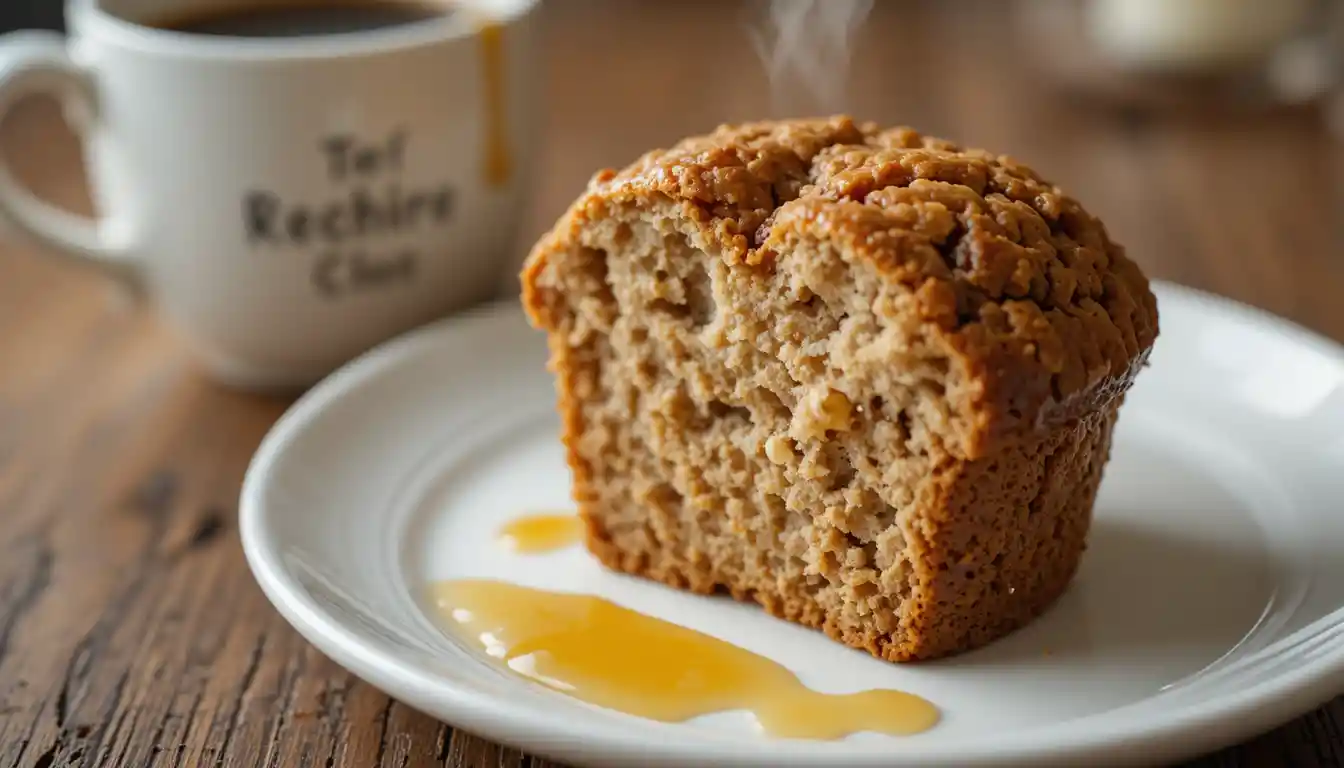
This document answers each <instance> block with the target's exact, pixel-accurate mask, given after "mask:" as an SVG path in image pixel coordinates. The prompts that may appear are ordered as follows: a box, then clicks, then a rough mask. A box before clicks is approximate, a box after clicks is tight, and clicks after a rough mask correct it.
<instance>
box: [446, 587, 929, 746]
mask: <svg viewBox="0 0 1344 768" xmlns="http://www.w3.org/2000/svg"><path fill="white" fill-rule="evenodd" d="M432 590H433V592H432V594H433V599H434V601H435V604H436V605H437V607H438V609H439V612H440V615H441V617H442V620H443V622H444V624H445V625H446V626H447V628H448V630H449V631H450V632H451V633H452V634H454V635H455V636H457V637H460V638H462V639H463V640H464V641H466V642H467V643H468V644H470V645H472V646H474V647H478V648H480V649H482V650H483V651H484V652H485V654H486V655H487V656H488V657H489V658H490V659H491V660H493V661H494V662H495V663H497V664H500V665H501V666H504V667H507V668H508V669H510V670H513V671H514V672H515V673H517V674H519V675H521V676H523V677H525V678H527V679H529V680H531V681H533V682H536V683H539V684H541V685H544V686H546V687H548V688H551V689H553V690H556V691H559V692H561V693H564V694H566V695H568V696H572V697H574V698H576V699H580V700H582V701H586V702H588V703H591V704H596V705H598V706H602V707H607V708H609V709H614V710H617V711H620V712H625V713H627V714H632V715H638V716H641V717H647V718H650V719H653V720H660V721H664V722H682V721H685V720H689V719H691V718H693V717H698V716H700V715H707V714H711V713H715V712H727V711H731V710H742V709H745V710H750V711H751V712H753V713H754V714H755V715H756V719H757V721H758V722H759V723H760V724H761V727H762V729H763V730H764V731H765V732H766V733H768V734H771V735H773V736H779V737H786V738H800V739H835V738H840V737H842V736H846V735H848V734H851V733H857V732H860V731H876V732H880V733H887V734H892V735H906V734H912V733H918V732H920V731H923V730H926V729H928V728H931V727H933V725H935V724H936V723H937V722H938V718H939V713H938V710H937V708H936V707H934V706H933V705H932V704H930V703H929V702H927V701H925V700H924V699H922V698H920V697H918V696H915V695H913V694H909V693H903V692H901V691H893V690H869V691H863V692H860V693H852V694H827V693H820V692H817V691H813V690H811V689H809V688H807V687H805V686H804V685H803V684H802V682H801V681H799V680H798V678H797V677H796V676H795V675H794V674H793V673H792V672H790V671H789V670H788V669H786V668H785V667H783V666H782V665H780V664H778V663H776V662H774V661H771V660H770V659H767V658H765V657H764V656H759V655H757V654H755V653H752V652H750V651H747V650H745V649H743V648H739V647H737V646H735V645H732V644H730V643H727V642H725V641H723V640H719V639H718V638H715V637H711V636H709V635H706V634H703V633H701V632H697V631H695V630H693V629H688V628H686V627H682V626H678V625H676V624H672V623H670V622H666V621H663V620H661V619H657V618H654V617H652V616H647V615H644V614H642V613H638V612H636V611H632V610H630V609H628V608H623V607H621V606H619V605H616V604H615V603H612V602H610V601H608V600H605V599H603V598H600V597H594V596H590V595H576V594H567V593H559V592H548V591H545V590H539V589H533V588H530V587H523V586H518V585H515V584H508V583H505V582H500V581H491V580H477V579H464V580H456V581H447V582H441V583H439V584H436V585H434V586H433V587H432Z"/></svg>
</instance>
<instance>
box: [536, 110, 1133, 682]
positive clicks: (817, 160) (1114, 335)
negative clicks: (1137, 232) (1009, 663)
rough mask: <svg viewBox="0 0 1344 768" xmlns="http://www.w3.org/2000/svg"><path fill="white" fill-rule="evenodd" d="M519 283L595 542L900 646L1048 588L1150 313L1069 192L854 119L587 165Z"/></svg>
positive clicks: (890, 653)
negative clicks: (594, 170) (552, 378)
mask: <svg viewBox="0 0 1344 768" xmlns="http://www.w3.org/2000/svg"><path fill="white" fill-rule="evenodd" d="M523 286H524V301H525V304H526V306H527V309H528V311H529V313H530V315H531V317H532V318H533V321H534V322H535V324H536V325H538V326H539V327H540V328H543V329H544V330H546V331H547V333H548V337H549V339H550V348H551V367H552V369H553V370H554V372H555V374H556V377H557V387H558V392H559V400H560V411H561V415H562V418H563V424H564V440H565V443H566V445H567V447H568V450H569V461H570V464H571V467H572V469H573V472H574V496H575V498H576V500H577V501H578V503H579V507H580V511H581V514H582V515H583V517H584V519H585V521H586V523H587V526H588V537H587V541H588V546H589V548H590V549H591V550H592V551H593V552H594V553H595V554H596V555H597V557H598V558H599V559H601V560H602V561H603V562H604V563H606V564H608V565H609V566H611V567H614V568H617V569H620V570H624V571H628V572H632V573H638V574H643V575H646V576H648V577H650V578H654V579H658V580H660V581H663V582H666V583H669V584H673V585H675V586H679V587H683V588H688V589H692V590H695V591H698V592H711V591H715V590H720V589H722V590H726V591H728V592H731V593H732V594H733V595H734V596H736V597H738V598H739V599H744V600H755V601H757V602H759V603H761V604H762V605H764V606H765V607H766V608H767V609H768V610H769V611H770V612H772V613H774V614H776V615H779V616H783V617H786V618H788V619H790V620H793V621H797V622H800V623H803V624H807V625H810V626H815V627H820V628H822V629H824V630H825V631H826V632H827V633H828V634H829V635H831V636H832V637H835V638H837V639H839V640H841V641H843V642H845V643H848V644H850V645H854V646H857V647H861V648H866V649H868V650H869V651H871V652H872V653H873V654H875V655H877V656H880V657H883V658H887V659H891V660H894V661H903V660H909V659H919V658H933V657H937V656H942V655H946V654H948V653H953V652H957V651H961V650H966V649H969V648H973V647H976V646H979V645H982V644H984V643H986V642H989V641H990V640H993V639H994V638H996V637H999V636H1001V635H1003V634H1005V633H1006V632H1009V631H1011V630H1012V629H1014V628H1016V627H1018V626H1021V625H1022V624H1024V623H1026V622H1027V621H1029V620H1031V618H1032V617H1034V616H1036V615H1038V614H1039V613H1040V612H1041V611H1042V610H1044V609H1045V608H1046V607H1047V606H1048V605H1049V604H1050V603H1051V602H1053V601H1054V599H1055V598H1056V597H1058V595H1059V594H1060V593H1061V592H1062V591H1063V590H1064V588H1065V587H1066V586H1067V584H1068V583H1069V581H1070V579H1071V578H1072V575H1073V573H1074V571H1075V569H1076V567H1077V565H1078V560H1079V557H1080V555H1081V553H1082V550H1083V548H1084V543H1085V539H1086V534H1087V529H1088V524H1089V520H1090V517H1091V510H1092V502H1093V499H1094V497H1095V494H1096V490H1097V486H1098V484H1099V483H1100V480H1101V474H1102V468H1103V466H1104V464H1105V462H1106V458H1107V454H1108V451H1109V449H1110V437H1111V431H1112V427H1113V425H1114V423H1115V419H1116V414H1117V411H1118V408H1119V407H1120V403H1121V401H1122V398H1123V394H1124V392H1125V391H1126V390H1127V389H1128V387H1129V385H1130V383H1131V382H1132V379H1133V377H1134V376H1135V374H1136V373H1137V372H1138V370H1139V369H1140V368H1141V367H1142V365H1143V363H1144V362H1145V360H1146V358H1147V355H1148V351H1149V349H1150V348H1151V347H1152V344H1153V341H1154V339H1155V337H1156V335H1157V307H1156V300H1155V299H1154V297H1153V295H1152V293H1151V291H1150V290H1149V287H1148V282H1147V280H1146V278H1145V277H1144V276H1143V274H1142V273H1141V272H1140V271H1139V269H1138V268H1137V267H1136V266H1135V265H1134V264H1133V262H1131V261H1130V260H1129V259H1128V258H1126V256H1125V254H1124V250H1123V249H1122V248H1121V247H1120V246H1119V245H1117V244H1115V243H1113V242H1112V241H1111V240H1110V238H1109V237H1108V236H1107V233H1106V231H1105V229H1104V227H1103V226H1102V225H1101V223H1100V222H1099V221H1097V220H1096V219H1095V218H1094V217H1092V216H1091V215H1090V214H1088V213H1087V212H1086V211H1085V210H1084V209H1083V208H1082V207H1081V206H1080V205H1079V204H1078V203H1077V202H1076V201H1074V200H1073V199H1072V198H1070V197H1068V196H1067V195H1066V194H1064V193H1063V192H1062V191H1060V190H1059V189H1058V188H1056V187H1054V186H1052V185H1051V184H1049V183H1048V182H1046V181H1044V180H1042V179H1041V178H1040V177H1039V176H1037V175H1036V174H1035V173H1034V172H1032V171H1031V170H1030V169H1028V168H1026V167H1024V166H1021V165H1018V164H1016V163H1014V162H1012V161H1010V160H1008V159H1006V158H1002V157H996V156H993V155H990V154H988V153H985V152H982V151H979V150H968V149H962V148H960V147H958V146H956V145H954V144H952V143H950V142H946V141H942V140H938V139H932V138H928V137H925V136H921V135H920V134H918V133H915V132H914V131H911V130H909V129H903V128H902V129H892V130H880V129H878V128H877V127H875V126H872V125H861V124H857V123H855V122H853V121H852V120H850V119H848V118H833V119H829V120H810V121H789V122H777V123H757V124H749V125H742V126H728V127H723V128H720V129H719V130H717V131H715V132H714V133H712V134H710V135H708V136H705V137H699V138H693V139H688V140H686V141H684V142H682V143H680V144H678V145H677V146H675V147H673V148H672V149H669V150H664V151H657V152H652V153H650V154H648V155H646V156H645V157H643V158H641V159H640V160H639V161H637V162H636V163H634V164H633V165H631V166H630V167H628V168H626V169H625V170H624V171H621V172H614V171H604V172H602V173H599V174H597V175H596V176H595V177H594V178H593V181H592V182H591V184H590V185H589V188H588V190H587V191H586V192H585V193H584V194H583V195H582V196H581V197H580V198H579V199H578V200H577V201H576V202H575V203H574V205H573V206H572V207H571V208H570V210H569V212H568V213H567V214H566V215H565V216H564V217H563V218H561V220H560V221H559V222H558V223H557V224H556V226H555V228H554V229H553V230H552V231H551V232H550V233H549V234H548V235H547V236H546V237H545V238H543V239H542V241H541V242H540V243H538V245H537V247H536V248H535V249H534V251H533V253H532V255H531V257H530V259H529V261H528V264H527V267H526V268H525V271H524V274H523Z"/></svg>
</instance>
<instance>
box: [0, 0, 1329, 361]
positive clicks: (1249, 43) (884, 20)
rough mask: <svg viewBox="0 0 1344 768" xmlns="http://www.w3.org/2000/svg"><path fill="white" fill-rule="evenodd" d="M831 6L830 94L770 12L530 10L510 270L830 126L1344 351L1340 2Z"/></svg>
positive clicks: (33, 175) (32, 111) (620, 3)
mask: <svg viewBox="0 0 1344 768" xmlns="http://www.w3.org/2000/svg"><path fill="white" fill-rule="evenodd" d="M834 4H835V5H836V6H845V5H848V6H850V7H852V8H856V9H857V12H866V19H864V20H863V21H862V23H861V24H857V25H856V28H855V30H854V33H853V46H852V51H851V52H850V53H851V55H850V56H849V58H850V59H851V60H850V61H849V62H848V68H847V70H844V71H847V72H848V76H847V77H839V78H833V80H834V82H828V81H822V82H811V81H809V80H808V77H809V76H810V75H815V74H816V72H815V71H813V72H811V73H809V72H808V71H807V70H808V64H807V60H806V58H803V59H798V60H796V61H795V65H796V66H793V67H792V69H790V67H789V66H788V65H787V62H786V63H784V64H781V65H780V66H775V65H773V64H771V63H770V58H769V57H770V53H769V51H764V52H763V51H762V48H763V47H767V48H768V47H769V45H770V44H771V43H772V42H773V43H780V42H781V41H782V40H783V39H784V38H785V37H786V36H787V35H788V34H789V33H788V30H786V29H781V28H780V26H779V22H780V21H781V20H780V19H775V21H774V22H772V21H771V20H770V18H769V13H768V5H769V4H768V3H767V2H765V0H676V1H675V2H672V1H667V0H552V2H550V3H548V5H547V7H546V8H545V15H546V17H547V18H546V21H547V24H546V29H547V33H546V36H545V40H544V48H545V50H544V56H543V61H544V62H545V68H544V71H545V76H544V77H545V81H546V85H547V88H546V90H545V98H546V100H547V103H546V105H545V109H544V110H543V114H544V115H545V118H544V120H545V122H546V125H545V126H543V130H542V132H541V135H542V136H543V137H544V141H545V146H544V148H543V150H542V152H541V155H540V157H539V159H538V161H537V165H536V167H535V168H534V169H533V172H532V174H531V177H532V184H533V185H534V188H533V196H532V199H531V203H530V205H529V215H528V217H527V225H526V226H525V228H524V231H523V232H521V233H520V238H521V239H520V245H519V256H518V257H519V258H521V253H522V251H523V249H525V248H526V246H527V244H528V242H529V241H530V240H531V238H532V237H534V236H535V235H536V234H537V233H539V232H540V231H541V230H542V229H543V228H544V227H545V226H547V225H549V223H550V222H552V221H553V220H554V218H555V217H556V216H557V215H558V214H559V213H560V212H561V211H562V210H563V208H564V206H565V205H566V204H567V203H568V202H569V200H570V199H571V198H572V197H573V196H574V195H575V194H576V193H577V192H578V191H579V190H580V189H581V187H582V185H583V184H584V182H585V181H586V180H587V178H588V177H589V176H590V175H591V174H592V172H593V171H594V170H596V169H598V168H600V167H603V166H619V165H622V164H624V163H626V162H628V161H630V160H632V159H633V158H635V157H636V156H638V155H639V154H640V153H642V152H644V151H645V150H647V149H649V148H651V147H655V146H664V145H667V144H669V143H671V142H674V141H675V140H677V139H678V138H679V137H681V136H684V135H686V134H690V133H697V132H702V131H705V130H707V129H710V128H712V127H713V126H714V125H715V124H717V123H720V122H725V121H739V120H748V119H756V118H760V117H762V116H778V115H781V114H789V113H795V114H796V113H799V112H821V111H835V110H843V111H848V112H851V113H853V114H854V115H856V116H858V117H861V118H864V119H872V120H877V121H881V122H884V123H900V124H908V125H911V126H914V127H916V128H918V129H920V130H922V131H924V132H927V133H932V134H936V135H942V136H946V137H949V138H952V139H955V140H958V141H960V142H963V143H965V144H969V145H972V146H980V147H986V148H989V149H992V150H993V151H995V152H1001V153H1005V154H1010V155H1013V156H1014V157H1016V158H1017V159H1019V160H1022V161H1025V162H1027V163H1029V164H1031V165H1033V166H1035V167H1036V168H1037V169H1038V170H1040V171H1041V172H1042V173H1044V174H1045V175H1046V176H1047V177H1049V178H1051V179H1052V180H1053V181H1055V182H1056V183H1058V184H1060V185H1061V186H1063V187H1064V188H1065V189H1066V190H1068V191H1070V192H1072V193H1074V194H1075V196H1077V197H1079V198H1080V199H1081V200H1082V201H1083V202H1084V204H1085V205H1087V206H1088V207H1089V208H1091V209H1092V210H1093V211H1094V212H1095V213H1096V214H1098V215H1099V216H1101V217H1102V218H1103V220H1105V221H1106V222H1107V223H1108V225H1109V227H1110V229H1111V231H1112V234H1113V235H1114V236H1115V237H1116V238H1117V239H1119V240H1120V241H1121V242H1123V243H1124V244H1125V245H1126V246H1127V247H1128V248H1129V250H1130V251H1131V252H1132V254H1133V255H1134V257H1135V258H1136V259H1137V260H1138V261H1139V262H1140V263H1142V264H1143V265H1144V266H1145V267H1146V268H1147V269H1148V270H1149V273H1150V274H1151V275H1153V276H1156V277H1160V278H1166V279H1171V280H1176V281H1179V282H1182V283H1187V284H1190V285H1195V286H1198V287H1202V288H1207V289H1210V290H1213V291H1216V292H1219V293H1223V294H1226V295H1229V296H1232V297H1234V298H1238V299H1242V300H1246V301H1249V302H1251V303H1255V304H1258V305H1260V306H1263V307H1266V308H1268V309H1270V310H1272V311H1275V312H1278V313H1281V314H1285V315H1287V316H1289V317H1291V318H1293V319H1295V320H1297V321H1299V322H1303V323H1305V324H1307V325H1309V326H1312V327H1313V328H1316V329H1318V330H1321V331H1324V332H1326V333H1328V334H1330V335H1332V336H1334V337H1336V338H1344V312H1340V311H1335V310H1334V307H1335V306H1336V303H1335V301H1334V300H1333V296H1334V293H1335V291H1336V290H1337V289H1338V288H1340V287H1344V248H1341V222H1344V217H1341V215H1340V213H1341V189H1340V183H1339V182H1338V178H1339V177H1340V174H1339V173H1338V171H1339V164H1340V160H1341V152H1340V145H1339V140H1338V139H1337V138H1334V137H1332V131H1331V124H1332V117H1331V115H1332V113H1333V112H1335V111H1337V110H1336V107H1335V104H1334V102H1335V99H1336V98H1337V97H1336V95H1335V94H1336V91H1337V90H1338V89H1337V87H1336V84H1335V80H1336V76H1337V75H1338V74H1339V72H1340V71H1341V68H1340V66H1339V65H1338V63H1337V58H1338V56H1339V53H1340V51H1341V50H1342V49H1341V45H1340V42H1339V41H1340V38H1341V35H1340V33H1339V28H1340V24H1339V18H1338V17H1339V15H1340V13H1339V11H1338V8H1339V7H1340V4H1339V3H1335V2H1330V1H1329V0H1321V1H1318V0H1182V1H1181V2H1168V1H1166V0H1018V1H1017V2H1003V1H1002V0H956V1H953V2H949V1H946V0H944V1H942V2H933V1H928V2H916V1H914V0H876V1H875V2H873V3H849V2H842V1H841V0H834ZM821 5H827V6H829V5H832V3H831V2H827V3H823V4H821ZM868 5H871V9H867V8H866V6H868ZM60 16H61V14H60V2H59V0H8V1H7V2H5V3H3V4H0V28H4V29H13V28H22V27H32V26H41V27H49V28H59V27H60V25H61V20H60ZM783 21H784V22H785V23H788V20H783ZM814 23H815V21H814ZM772 25H773V26H772ZM837 34H838V33H837ZM763 53H764V54H765V55H764V56H763ZM814 63H816V64H821V63H826V64H827V66H830V64H832V63H833V61H832V60H831V59H824V58H817V59H815V60H814ZM840 63H841V64H843V63H844V62H840ZM768 68H774V69H776V70H777V71H776V82H775V83H773V87H772V83H771V81H770V78H769V77H768V72H767V69H768ZM808 86H812V89H811V90H809V87H808ZM1342 122H1344V121H1342ZM0 149H3V151H6V152H8V153H10V156H11V157H13V158H14V160H15V162H16V164H17V165H18V170H19V173H20V175H21V176H24V177H25V178H26V179H27V180H28V182H29V183H30V184H32V185H34V186H35V187H36V188H37V189H38V190H39V191H41V192H42V193H43V194H45V195H47V196H48V197H51V198H53V199H55V200H58V201H60V202H61V203H63V204H65V205H68V206H71V207H74V208H76V209H87V206H88V203H87V198H86V197H85V193H84V191H83V186H82V180H81V178H80V172H79V162H78V158H77V154H76V153H77V146H76V144H75V142H74V140H73V138H72V137H71V136H70V135H69V134H68V132H66V131H65V130H64V129H63V128H62V127H61V125H60V122H59V120H58V119H57V114H56V111H55V109H54V108H53V107H52V106H51V105H49V104H40V103H39V104H33V105H31V106H30V107H29V108H27V109H25V110H23V111H22V112H21V113H20V114H19V115H18V116H16V117H15V118H13V119H11V120H9V121H8V123H7V124H6V125H5V126H3V128H2V129H0ZM20 250H22V249H20ZM0 260H3V261H0V268H3V269H4V271H5V273H6V274H7V275H9V276H10V277H9V278H7V279H5V280H3V281H0V282H8V283H10V285H11V286H14V282H13V281H14V280H20V281H33V280H38V281H41V280H44V279H53V276H54V275H56V274H58V273H62V270H64V271H66V272H68V271H69V268H68V267H65V266H62V265H59V264H57V263H56V262H41V263H39V262H38V261H37V260H35V259H33V258H30V257H28V256H26V255H25V254H24V252H14V249H10V250H9V251H6V252H4V253H3V255H0ZM19 267H21V268H22V269H21V270H19V271H16V270H18V268H19ZM76 279H77V280H79V281H82V280H83V279H86V278H85V276H82V275H81V276H80V277H79V278H76ZM89 279H96V278H89ZM0 290H3V289H0ZM2 298H4V296H3V295H0V299H2ZM3 303H4V302H0V313H2V312H3V311H4V310H3Z"/></svg>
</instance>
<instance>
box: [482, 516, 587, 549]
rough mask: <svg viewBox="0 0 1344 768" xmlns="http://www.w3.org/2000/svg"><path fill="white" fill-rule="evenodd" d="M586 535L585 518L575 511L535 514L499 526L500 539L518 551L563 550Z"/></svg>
mask: <svg viewBox="0 0 1344 768" xmlns="http://www.w3.org/2000/svg"><path fill="white" fill-rule="evenodd" d="M581 538H583V521H582V520H581V519H579V516H578V515H575V514H555V515H531V516H529V517H520V518H518V519H517V520H511V521H509V522H508V523H506V524H505V525H504V527H503V528H500V529H499V539H500V541H502V542H503V543H504V545H505V546H507V547H508V548H509V549H512V550H513V551H514V552H521V553H524V554H536V553H538V552H550V551H551V550H555V549H563V548H564V547H568V546H571V545H573V544H576V543H578V541H579V539H581Z"/></svg>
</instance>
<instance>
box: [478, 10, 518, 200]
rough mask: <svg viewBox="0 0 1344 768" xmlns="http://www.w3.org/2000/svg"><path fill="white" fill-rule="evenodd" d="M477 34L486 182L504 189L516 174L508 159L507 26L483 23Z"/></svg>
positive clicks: (510, 160) (490, 22)
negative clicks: (482, 102) (482, 93)
mask: <svg viewBox="0 0 1344 768" xmlns="http://www.w3.org/2000/svg"><path fill="white" fill-rule="evenodd" d="M476 35H477V37H478V38H479V39H480V41H481V77H482V79H483V81H482V83H481V88H482V89H483V90H484V92H485V104H484V107H485V180H486V182H487V183H488V184H490V185H491V186H496V187H499V186H503V185H504V184H506V183H508V181H509V176H510V175H511V174H512V173H513V160H512V158H511V157H510V156H509V130H508V126H507V125H506V124H505V123H506V119H505V115H506V113H507V111H508V107H507V106H506V104H505V93H504V91H505V87H504V80H505V76H506V72H505V61H504V27H503V25H501V24H499V23H498V22H494V21H489V20H482V21H481V23H480V25H479V26H478V27H477V30H476Z"/></svg>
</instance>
